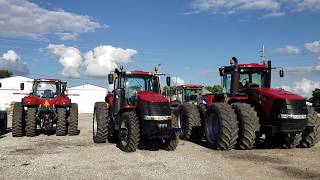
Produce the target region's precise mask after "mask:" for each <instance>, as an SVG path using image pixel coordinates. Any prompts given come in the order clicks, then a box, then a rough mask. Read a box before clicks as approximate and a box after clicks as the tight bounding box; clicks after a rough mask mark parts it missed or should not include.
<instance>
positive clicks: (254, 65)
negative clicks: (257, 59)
mask: <svg viewBox="0 0 320 180" xmlns="http://www.w3.org/2000/svg"><path fill="white" fill-rule="evenodd" d="M234 67H235V66H224V67H221V69H222V70H223V71H224V72H230V71H233V69H234ZM238 68H239V69H252V70H254V69H260V70H263V69H267V68H268V65H266V64H264V63H260V64H257V63H251V64H238Z"/></svg>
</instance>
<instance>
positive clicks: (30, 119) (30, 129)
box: [26, 108, 37, 137]
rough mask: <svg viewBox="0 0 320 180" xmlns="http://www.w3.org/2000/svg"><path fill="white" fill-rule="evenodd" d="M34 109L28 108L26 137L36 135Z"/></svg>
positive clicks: (35, 111)
mask: <svg viewBox="0 0 320 180" xmlns="http://www.w3.org/2000/svg"><path fill="white" fill-rule="evenodd" d="M36 113H37V109H36V108H28V110H27V114H26V136H28V137H34V136H36V135H37V121H36Z"/></svg>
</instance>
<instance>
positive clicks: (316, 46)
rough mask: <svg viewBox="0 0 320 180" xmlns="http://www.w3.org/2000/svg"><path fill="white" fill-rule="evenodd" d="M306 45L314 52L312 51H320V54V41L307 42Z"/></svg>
mask: <svg viewBox="0 0 320 180" xmlns="http://www.w3.org/2000/svg"><path fill="white" fill-rule="evenodd" d="M304 47H305V48H306V49H307V50H308V51H310V52H312V53H319V54H320V41H314V42H311V43H306V44H305V45H304Z"/></svg>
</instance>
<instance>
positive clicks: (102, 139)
mask: <svg viewBox="0 0 320 180" xmlns="http://www.w3.org/2000/svg"><path fill="white" fill-rule="evenodd" d="M108 112H109V111H108V104H107V103H105V102H96V103H95V105H94V112H93V124H92V136H93V142H94V143H106V141H107V138H108V124H109V120H110V119H109V113H108Z"/></svg>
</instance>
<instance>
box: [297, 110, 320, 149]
mask: <svg viewBox="0 0 320 180" xmlns="http://www.w3.org/2000/svg"><path fill="white" fill-rule="evenodd" d="M307 118H308V123H307V127H306V128H305V130H304V131H303V132H302V140H301V141H300V147H302V148H310V147H312V146H314V145H315V144H316V143H317V142H319V140H320V117H319V116H318V113H317V112H316V111H315V110H314V108H313V107H308V116H307Z"/></svg>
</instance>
